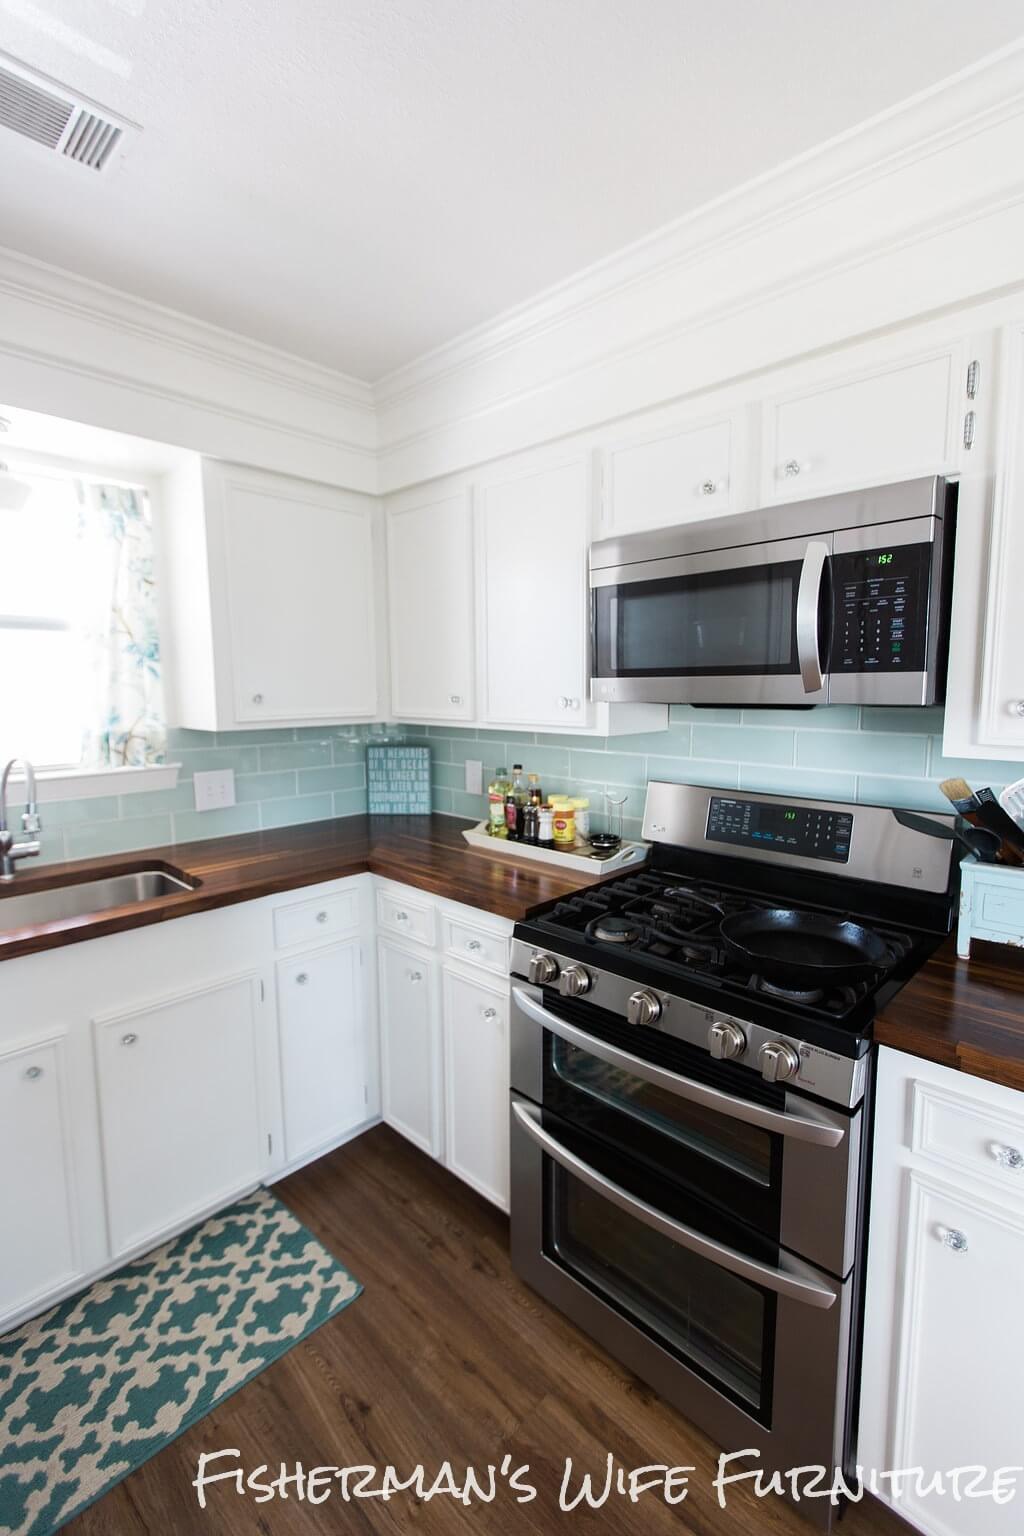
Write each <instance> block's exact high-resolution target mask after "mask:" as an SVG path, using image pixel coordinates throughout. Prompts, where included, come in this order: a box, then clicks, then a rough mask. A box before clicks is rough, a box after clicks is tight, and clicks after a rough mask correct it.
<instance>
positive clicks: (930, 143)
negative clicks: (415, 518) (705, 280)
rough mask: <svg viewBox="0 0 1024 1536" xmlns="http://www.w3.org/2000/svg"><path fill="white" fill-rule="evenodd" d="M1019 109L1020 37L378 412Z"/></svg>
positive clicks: (397, 392)
mask: <svg viewBox="0 0 1024 1536" xmlns="http://www.w3.org/2000/svg"><path fill="white" fill-rule="evenodd" d="M1022 112H1024V40H1021V41H1020V42H1017V43H1014V44H1012V45H1010V46H1009V47H1007V48H1004V49H1001V50H1000V51H999V52H998V53H994V54H990V55H989V56H988V57H987V58H985V59H982V60H980V61H979V62H978V63H977V64H975V65H972V66H970V67H969V68H967V69H965V70H963V71H961V72H960V73H958V74H956V75H953V76H951V77H949V78H948V79H946V80H943V81H940V82H939V83H938V84H937V85H935V86H933V87H930V88H929V89H928V90H926V91H922V92H919V93H918V94H917V95H915V96H912V97H908V98H907V100H905V101H903V102H900V103H898V104H897V105H896V106H894V107H892V108H890V109H888V110H887V111H885V112H882V113H879V114H877V115H876V116H874V117H872V118H869V119H867V120H866V121H865V122H863V123H860V124H858V125H857V126H855V127H854V128H851V129H849V130H847V131H846V132H845V133H842V134H839V135H837V136H835V137H833V138H832V139H828V140H826V141H824V142H823V143H821V144H819V145H816V146H815V147H814V148H813V149H811V150H808V151H807V152H805V153H804V154H802V155H799V156H797V157H795V158H793V159H791V160H789V161H787V162H785V163H783V164H782V165H780V166H777V167H775V168H773V169H772V170H771V171H768V172H766V173H765V174H763V175H761V176H759V177H756V178H754V179H753V180H751V181H748V182H746V183H744V184H743V185H741V186H739V187H736V188H735V189H733V190H732V191H730V192H728V193H725V194H723V195H722V196H721V197H718V198H715V199H714V200H712V201H711V202H709V203H706V204H704V205H702V206H701V207H700V208H697V209H695V210H694V211H693V212H692V213H689V214H686V215H685V216H684V217H682V218H680V219H678V220H675V221H674V222H673V223H671V224H667V225H664V226H662V228H660V229H658V230H655V231H654V232H653V233H652V234H650V235H649V236H646V237H644V238H643V239H641V240H638V241H636V242H634V243H633V244H631V245H629V246H626V247H624V248H623V249H622V250H619V251H617V252H615V253H613V254H612V255H611V256H609V257H607V258H605V259H604V260H602V261H599V262H596V263H594V264H593V265H592V266H590V267H588V268H586V269H585V270H584V271H582V272H579V273H576V274H574V275H573V276H572V277H570V278H568V279H566V280H565V281H564V282H562V283H558V284H556V285H554V286H553V287H551V288H549V289H547V290H545V292H543V293H542V294H540V295H538V296H537V297H535V298H534V299H531V300H528V301H526V302H525V303H524V304H521V305H518V306H516V307H515V308H512V309H509V310H507V311H506V312H505V313H504V314H503V315H501V316H499V317H497V318H496V319H495V320H492V321H489V322H486V323H484V324H483V325H481V326H478V327H475V328H474V329H473V330H470V331H467V332H465V333H464V334H463V335H462V336H459V337H456V338H454V339H453V340H452V341H450V342H446V343H444V344H442V345H441V346H440V347H437V348H434V349H432V350H431V351H430V352H428V353H425V354H423V355H422V356H421V357H419V358H416V359H414V360H413V361H411V362H409V363H407V364H404V365H403V366H402V367H400V368H397V369H395V370H393V371H392V372H391V373H389V374H387V375H385V376H384V377H383V378H381V379H379V380H378V381H377V382H376V383H375V384H374V386H373V394H374V399H375V401H376V403H377V406H378V408H379V409H380V410H381V411H382V412H386V411H388V410H389V409H391V408H393V407H396V406H400V405H402V404H403V403H405V402H406V401H407V400H409V399H410V398H413V397H415V396H416V395H418V394H420V393H422V392H424V391H426V390H429V389H430V388H432V387H433V386H436V385H437V384H439V383H442V382H443V381H445V380H447V379H450V378H452V377H453V376H456V375H458V374H459V373H461V372H464V371H465V370H467V369H469V368H471V367H474V366H479V365H481V364H484V363H487V362H491V361H494V360H497V359H500V358H501V357H502V355H503V354H505V353H507V352H509V351H511V350H512V349H514V348H516V347H521V346H522V345H524V344H525V343H528V342H530V341H532V340H535V339H538V338H540V337H542V336H546V335H548V334H549V333H551V332H552V331H556V330H558V329H559V328H560V327H563V326H565V325H567V324H568V323H570V322H571V321H572V320H574V319H576V318H578V317H580V316H582V315H585V314H586V313H587V312H588V311H590V310H595V309H597V308H598V307H599V306H601V305H602V304H606V303H607V302H608V301H609V300H610V299H613V298H615V297H616V296H617V295H621V294H623V293H625V292H626V291H627V290H629V289H630V288H632V287H633V286H635V285H637V284H644V283H650V282H652V281H655V280H657V279H661V278H665V277H671V276H673V275H681V274H682V273H684V272H685V270H686V269H687V268H688V267H691V266H694V265H697V264H699V263H702V262H704V261H707V260H708V259H712V258H714V257H715V256H716V255H717V254H719V253H721V252H723V251H726V250H729V249H733V248H735V247H736V246H738V245H742V244H743V243H745V242H747V241H749V240H751V239H753V238H755V237H757V236H759V235H763V234H766V233H770V232H771V231H773V230H777V229H781V228H783V227H784V226H786V225H788V224H791V223H793V222H794V221H795V220H798V219H799V218H801V217H803V216H805V215H806V214H808V213H809V212H812V211H814V210H816V209H824V208H827V207H828V205H829V204H831V203H835V202H836V201H837V200H838V199H841V198H843V197H845V196H849V195H850V194H852V193H855V192H857V191H858V190H860V189H862V188H864V187H866V186H868V185H870V184H871V183H872V182H877V181H879V180H881V179H882V178H884V177H887V176H889V175H891V174H892V173H893V172H894V171H897V170H899V169H901V168H904V167H907V166H910V165H913V164H914V163H915V162H919V161H921V160H923V159H926V158H927V157H929V156H932V155H936V154H938V153H941V151H942V150H944V149H947V148H949V147H950V146H952V145H954V144H956V143H960V142H964V141H966V140H968V139H969V138H971V137H973V136H974V135H975V134H977V133H979V132H981V131H983V130H984V129H985V128H986V127H991V126H994V125H995V124H997V123H999V122H1002V121H1004V120H1005V119H1007V118H1010V117H1014V116H1018V115H1020V114H1021V113H1022Z"/></svg>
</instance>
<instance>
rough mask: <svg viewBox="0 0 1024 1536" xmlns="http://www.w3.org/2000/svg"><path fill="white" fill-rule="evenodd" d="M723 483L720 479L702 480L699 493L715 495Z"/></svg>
mask: <svg viewBox="0 0 1024 1536" xmlns="http://www.w3.org/2000/svg"><path fill="white" fill-rule="evenodd" d="M724 483H725V482H724V481H722V480H702V481H701V486H700V493H701V495H702V496H717V495H718V493H719V491H720V490H721V489H722V486H723V484H724Z"/></svg>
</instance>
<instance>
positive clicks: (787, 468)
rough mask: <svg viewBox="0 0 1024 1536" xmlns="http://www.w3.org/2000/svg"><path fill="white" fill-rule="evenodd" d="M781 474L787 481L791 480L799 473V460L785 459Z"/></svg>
mask: <svg viewBox="0 0 1024 1536" xmlns="http://www.w3.org/2000/svg"><path fill="white" fill-rule="evenodd" d="M782 473H783V474H784V475H785V476H786V478H787V480H792V479H793V477H794V476H795V475H798V474H799V473H800V460H799V459H787V460H786V462H785V464H783V466H782Z"/></svg>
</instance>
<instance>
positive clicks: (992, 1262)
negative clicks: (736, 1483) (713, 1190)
mask: <svg viewBox="0 0 1024 1536" xmlns="http://www.w3.org/2000/svg"><path fill="white" fill-rule="evenodd" d="M1022 1266H1024V1095H1021V1094H1019V1093H1016V1092H1014V1091H1013V1090H1012V1089H1008V1088H1004V1087H1002V1086H1001V1085H997V1084H993V1083H989V1082H986V1081H984V1080H982V1079H978V1078H973V1077H969V1076H968V1075H967V1074H965V1073H962V1072H956V1071H952V1070H950V1069H949V1068H946V1067H941V1066H937V1065H935V1064H933V1063H931V1062H924V1061H919V1060H918V1059H917V1058H915V1057H911V1056H906V1055H903V1054H902V1053H900V1052H897V1051H891V1050H887V1049H882V1050H881V1051H880V1053H879V1076H878V1095H877V1103H876V1119H875V1133H874V1167H873V1184H872V1197H871V1220H870V1225H869V1247H868V1279H867V1295H866V1313H865V1345H864V1366H863V1381H862V1401H861V1412H860V1440H859V1445H858V1450H857V1461H858V1462H860V1463H861V1464H862V1465H864V1466H865V1467H866V1468H868V1469H874V1470H875V1471H885V1470H889V1469H898V1468H909V1467H923V1468H924V1469H925V1472H926V1474H934V1473H937V1472H946V1471H948V1470H949V1469H953V1468H957V1467H968V1466H971V1465H977V1466H980V1467H984V1468H987V1469H989V1477H988V1478H987V1479H986V1481H988V1482H990V1480H991V1473H992V1472H993V1471H994V1470H995V1469H998V1468H1000V1467H1019V1466H1020V1465H1021V1463H1022V1462H1024V1457H1022V1456H1021V1447H1020V1422H1021V1412H1020V1362H1021V1360H1022V1359H1024V1310H1022V1309H1021V1306H1020V1278H1019V1277H1020V1274H1021V1270H1022ZM1017 1476H1018V1478H1019V1479H1021V1481H1020V1482H1019V1483H1018V1489H1017V1496H1016V1497H1015V1498H1014V1499H1013V1500H1012V1501H1011V1502H1010V1503H1008V1504H1003V1505H1000V1504H997V1503H996V1502H995V1501H994V1500H992V1499H990V1498H970V1499H966V1500H964V1499H962V1500H960V1501H958V1500H957V1499H956V1498H955V1497H954V1496H953V1494H952V1493H951V1492H949V1491H948V1490H947V1492H946V1493H945V1495H940V1494H935V1493H933V1494H922V1493H921V1492H920V1491H919V1490H918V1489H917V1488H916V1486H915V1485H914V1483H913V1481H908V1483H907V1485H906V1486H905V1487H904V1488H903V1489H902V1490H901V1491H900V1492H899V1493H898V1494H895V1495H893V1494H891V1492H890V1491H889V1485H887V1484H886V1483H885V1482H884V1481H883V1482H882V1483H881V1484H880V1491H881V1494H882V1496H883V1497H885V1498H886V1501H887V1502H889V1503H891V1504H892V1506H893V1508H895V1509H897V1510H898V1512H899V1513H900V1514H901V1515H903V1516H904V1517H905V1518H906V1519H907V1520H909V1521H911V1523H912V1524H914V1525H915V1526H917V1527H918V1528H919V1529H920V1530H922V1531H924V1532H926V1533H928V1536H1010V1533H1011V1532H1012V1533H1016V1532H1017V1531H1018V1530H1019V1528H1020V1500H1021V1498H1022V1497H1024V1473H1018V1474H1017Z"/></svg>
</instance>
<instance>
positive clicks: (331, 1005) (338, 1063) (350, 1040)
mask: <svg viewBox="0 0 1024 1536" xmlns="http://www.w3.org/2000/svg"><path fill="white" fill-rule="evenodd" d="M361 950H362V944H361V941H360V940H359V939H350V940H349V941H348V942H347V943H344V944H335V945H332V946H331V947H330V948H329V949H321V950H314V951H312V952H311V953H305V954H301V955H298V956H294V957H292V958H290V959H287V960H279V961H278V964H277V1010H278V1028H279V1031H280V1041H281V1094H282V1099H283V1103H284V1137H285V1156H286V1157H287V1160H288V1162H289V1164H293V1163H296V1162H299V1161H302V1160H303V1159H305V1158H308V1157H309V1155H310V1154H311V1153H313V1152H315V1151H316V1150H317V1149H318V1148H326V1147H327V1146H330V1145H332V1144H334V1143H336V1142H338V1141H339V1140H340V1139H341V1138H342V1137H343V1136H344V1135H345V1132H346V1131H350V1130H352V1129H353V1128H354V1127H355V1126H357V1125H360V1124H361V1123H362V1122H363V1121H365V1120H366V1119H367V1118H368V1116H369V1114H370V1107H369V1099H370V1091H369V1041H368V1028H367V1018H366V1005H365V1000H364V994H363V985H362V962H361Z"/></svg>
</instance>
